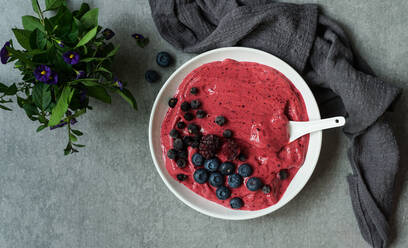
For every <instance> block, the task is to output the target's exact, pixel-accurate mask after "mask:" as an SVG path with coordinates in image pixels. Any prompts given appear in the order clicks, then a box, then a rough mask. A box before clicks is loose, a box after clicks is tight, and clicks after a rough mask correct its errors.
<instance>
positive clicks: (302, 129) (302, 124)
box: [289, 116, 346, 142]
mask: <svg viewBox="0 0 408 248" xmlns="http://www.w3.org/2000/svg"><path fill="white" fill-rule="evenodd" d="M344 124H346V119H344V117H343V116H337V117H332V118H326V119H321V120H316V121H290V122H289V133H290V137H289V142H292V141H294V140H296V139H297V138H299V137H301V136H303V135H305V134H308V133H313V132H316V131H320V130H324V129H329V128H334V127H341V126H344Z"/></svg>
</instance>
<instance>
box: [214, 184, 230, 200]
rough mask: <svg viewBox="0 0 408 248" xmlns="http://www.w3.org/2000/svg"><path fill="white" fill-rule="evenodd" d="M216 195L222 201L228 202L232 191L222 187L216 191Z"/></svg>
mask: <svg viewBox="0 0 408 248" xmlns="http://www.w3.org/2000/svg"><path fill="white" fill-rule="evenodd" d="M215 195H216V196H217V198H218V199H220V200H227V199H228V198H229V197H230V196H231V191H230V190H229V188H227V187H225V186H221V187H219V188H218V189H217V190H216V191H215Z"/></svg>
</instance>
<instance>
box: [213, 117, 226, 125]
mask: <svg viewBox="0 0 408 248" xmlns="http://www.w3.org/2000/svg"><path fill="white" fill-rule="evenodd" d="M226 122H227V119H225V117H224V116H222V115H219V116H217V117H216V118H215V123H217V125H219V126H223V125H224V124H225V123H226Z"/></svg>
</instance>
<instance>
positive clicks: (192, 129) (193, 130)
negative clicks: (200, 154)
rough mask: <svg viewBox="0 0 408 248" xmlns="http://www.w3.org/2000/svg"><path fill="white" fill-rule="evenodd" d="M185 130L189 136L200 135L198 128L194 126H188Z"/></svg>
mask: <svg viewBox="0 0 408 248" xmlns="http://www.w3.org/2000/svg"><path fill="white" fill-rule="evenodd" d="M187 130H188V132H189V133H191V134H199V133H200V127H199V126H197V125H196V124H188V126H187Z"/></svg>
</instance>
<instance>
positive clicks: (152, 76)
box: [145, 70, 160, 83]
mask: <svg viewBox="0 0 408 248" xmlns="http://www.w3.org/2000/svg"><path fill="white" fill-rule="evenodd" d="M145 79H146V81H147V82H149V83H154V82H156V81H158V80H159V79H160V75H159V73H157V72H156V71H153V70H148V71H146V73H145Z"/></svg>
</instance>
